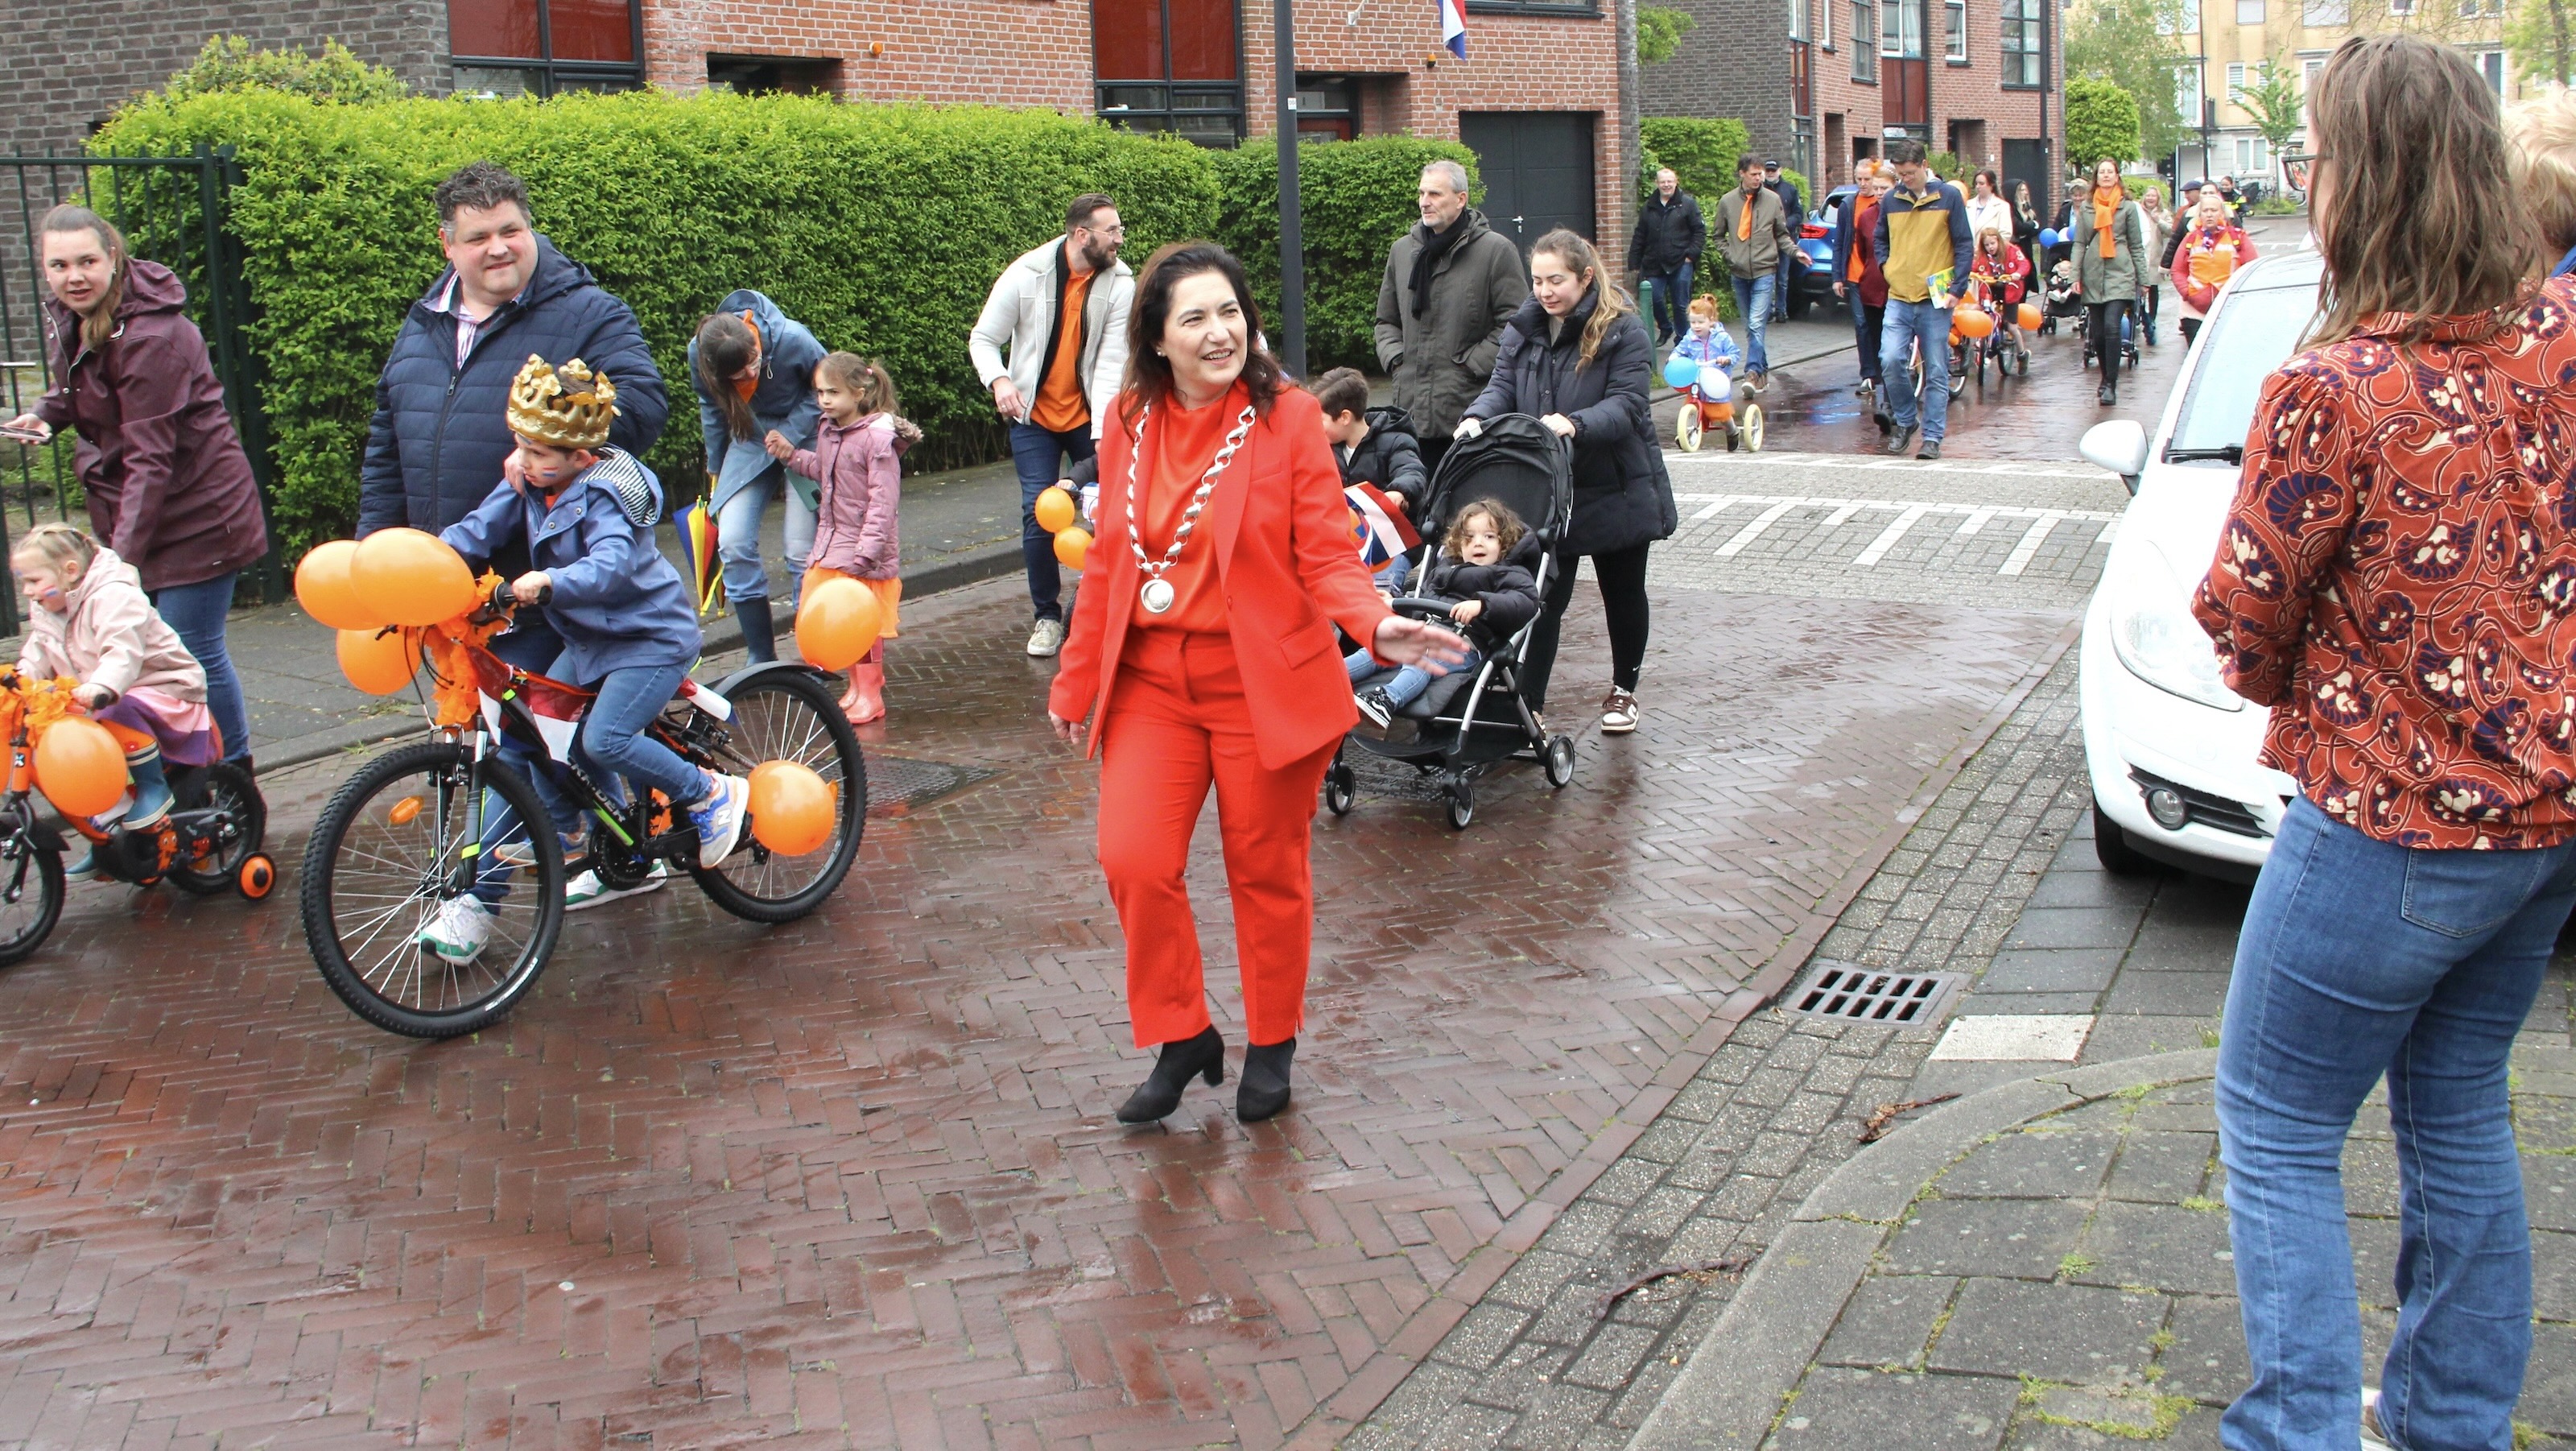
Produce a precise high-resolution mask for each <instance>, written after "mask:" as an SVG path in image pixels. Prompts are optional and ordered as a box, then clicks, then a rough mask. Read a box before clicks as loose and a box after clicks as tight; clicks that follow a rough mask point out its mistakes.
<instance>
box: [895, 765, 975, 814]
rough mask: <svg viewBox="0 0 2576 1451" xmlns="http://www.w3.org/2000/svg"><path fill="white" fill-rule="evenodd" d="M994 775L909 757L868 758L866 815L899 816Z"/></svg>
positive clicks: (973, 767)
mask: <svg viewBox="0 0 2576 1451" xmlns="http://www.w3.org/2000/svg"><path fill="white" fill-rule="evenodd" d="M993 774H994V772H992V771H991V770H989V769H987V768H985V767H982V766H957V765H951V764H950V763H948V762H946V761H924V760H918V759H915V758H914V757H911V756H880V755H875V754H871V755H870V756H869V757H868V814H869V815H870V816H902V815H904V814H906V813H908V812H913V811H918V810H920V809H921V808H922V807H924V806H927V805H929V804H930V803H931V802H933V801H936V800H938V799H939V798H940V797H942V796H946V795H949V794H951V793H953V792H958V791H963V790H965V789H966V788H967V787H969V786H972V785H974V784H975V783H976V782H978V781H982V780H986V779H989V778H990V777H991V776H992V775H993Z"/></svg>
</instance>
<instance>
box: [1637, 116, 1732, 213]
mask: <svg viewBox="0 0 2576 1451" xmlns="http://www.w3.org/2000/svg"><path fill="white" fill-rule="evenodd" d="M1637 140H1638V175H1639V176H1640V177H1641V178H1642V181H1641V182H1640V185H1639V189H1638V193H1637V194H1638V195H1639V196H1641V197H1642V196H1644V195H1645V194H1646V193H1647V192H1649V191H1652V190H1654V186H1655V168H1657V167H1659V166H1669V167H1671V168H1672V169H1673V174H1674V175H1675V176H1678V177H1680V178H1681V183H1682V190H1684V191H1686V192H1689V193H1690V194H1691V195H1693V196H1695V197H1698V198H1699V199H1700V202H1701V205H1702V207H1703V209H1706V208H1708V207H1712V206H1714V205H1715V204H1716V202H1717V199H1718V198H1719V197H1720V196H1723V195H1724V194H1725V193H1726V192H1727V191H1728V190H1729V189H1730V188H1732V187H1733V186H1734V185H1735V163H1736V162H1737V161H1738V160H1740V159H1741V158H1742V157H1743V156H1744V154H1745V153H1746V152H1748V151H1751V150H1752V149H1753V133H1752V132H1750V131H1747V130H1746V129H1745V127H1744V123H1743V122H1741V121H1738V120H1734V119H1732V118H1728V119H1723V120H1716V121H1708V120H1701V119H1699V118H1697V117H1689V116H1649V117H1647V118H1646V119H1645V120H1643V121H1640V122H1638V123H1637ZM1757 159H1758V158H1757ZM1709 224H1710V225H1711V226H1715V225H1716V219H1715V215H1714V214H1713V213H1712V215H1711V218H1710V223H1709Z"/></svg>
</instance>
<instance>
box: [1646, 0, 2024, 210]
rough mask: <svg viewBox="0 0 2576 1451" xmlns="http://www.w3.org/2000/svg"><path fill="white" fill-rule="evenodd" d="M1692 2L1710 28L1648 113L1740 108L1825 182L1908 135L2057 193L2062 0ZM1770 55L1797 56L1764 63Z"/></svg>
mask: <svg viewBox="0 0 2576 1451" xmlns="http://www.w3.org/2000/svg"><path fill="white" fill-rule="evenodd" d="M1678 3H1679V4H1680V5H1681V7H1682V8H1683V9H1686V10H1688V11H1689V12H1690V13H1691V15H1692V16H1693V18H1694V19H1695V20H1696V21H1697V25H1696V27H1695V28H1694V29H1692V30H1691V31H1690V32H1688V33H1687V34H1685V35H1684V36H1683V37H1682V42H1681V47H1680V50H1679V53H1678V54H1676V55H1675V56H1674V57H1673V59H1671V60H1670V61H1666V62H1663V63H1661V64H1657V65H1652V66H1648V67H1646V69H1645V75H1644V79H1643V82H1642V87H1643V92H1644V95H1643V101H1644V108H1645V114H1647V115H1649V116H1740V117H1742V118H1744V121H1745V123H1746V125H1748V126H1749V127H1750V128H1751V129H1752V133H1753V145H1754V149H1756V150H1758V151H1761V152H1763V153H1764V154H1765V155H1766V156H1768V157H1775V158H1777V159H1778V160H1780V161H1782V162H1784V163H1786V164H1788V165H1790V166H1792V167H1795V168H1797V169H1798V170H1800V171H1803V172H1805V173H1806V174H1807V175H1808V176H1809V177H1811V178H1814V180H1815V182H1816V185H1817V188H1818V189H1819V190H1822V189H1824V188H1826V187H1831V186H1838V185H1841V184H1843V183H1845V182H1848V181H1850V180H1851V175H1852V162H1853V161H1854V160H1856V159H1858V158H1860V157H1864V156H1877V155H1881V154H1883V149H1882V148H1883V147H1884V145H1885V142H1886V140H1887V139H1888V138H1889V137H1893V136H1899V135H1906V136H1912V137H1914V138H1916V139H1917V140H1920V141H1922V142H1923V143H1924V144H1925V145H1927V146H1929V147H1931V148H1933V149H1934V150H1949V151H1954V152H1956V153H1958V155H1959V157H1960V159H1961V161H1962V162H1963V163H1965V164H1966V165H1969V166H1994V167H1997V168H2000V169H2001V170H2002V172H2003V174H2004V175H2005V177H2006V178H2007V179H2018V180H2026V181H2028V182H2029V183H2030V184H2031V191H2032V194H2033V195H2034V196H2036V197H2039V198H2041V199H2042V200H2043V203H2045V202H2046V201H2047V200H2048V199H2049V198H2051V197H2052V196H2053V194H2054V192H2055V190H2056V188H2055V185H2054V183H2055V182H2056V180H2057V177H2058V175H2059V169H2060V167H2061V165H2062V158H2063V152H2064V145H2065V119H2066V118H2065V108H2064V104H2063V102H2064V99H2065V93H2064V85H2063V81H2064V75H2065V71H2064V64H2063V52H2062V49H2061V47H2060V45H2059V37H2058V31H2059V29H2060V21H2061V15H2060V13H2058V12H2057V10H2056V6H2055V0H1788V3H1787V4H1785V5H1784V4H1782V3H1780V0H1678ZM1775 47H1776V48H1775ZM1766 52H1767V53H1770V54H1774V55H1781V56H1784V57H1785V63H1783V64H1778V65H1767V64H1758V63H1755V62H1754V61H1753V60H1752V59H1751V57H1755V56H1760V55H1762V54H1764V53H1766Z"/></svg>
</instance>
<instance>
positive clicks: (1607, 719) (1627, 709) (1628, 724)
mask: <svg viewBox="0 0 2576 1451" xmlns="http://www.w3.org/2000/svg"><path fill="white" fill-rule="evenodd" d="M1636 728H1637V697H1636V696H1634V695H1632V694H1630V693H1629V692H1627V691H1624V690H1614V691H1611V692H1610V693H1609V694H1608V695H1605V696H1603V697H1601V734H1603V735H1605V736H1624V735H1626V734H1628V733H1629V732H1630V731H1633V730H1635V729H1636Z"/></svg>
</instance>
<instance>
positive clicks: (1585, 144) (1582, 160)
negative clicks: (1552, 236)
mask: <svg viewBox="0 0 2576 1451" xmlns="http://www.w3.org/2000/svg"><path fill="white" fill-rule="evenodd" d="M1599 120H1600V118H1599V117H1597V116H1595V115H1594V114H1592V113H1591V112H1588V111H1465V112H1461V113H1460V114H1459V117H1458V139H1459V140H1461V141H1464V142H1466V143H1467V148H1468V149H1469V150H1471V151H1473V152H1475V153H1476V170H1477V172H1478V173H1479V174H1480V175H1481V176H1482V177H1483V179H1484V183H1485V199H1484V201H1483V203H1481V206H1482V208H1483V210H1484V213H1485V220H1486V222H1487V223H1489V224H1490V225H1491V226H1492V227H1493V229H1494V230H1495V231H1497V232H1500V233H1502V234H1503V235H1504V236H1506V237H1509V238H1511V239H1512V240H1513V241H1514V242H1517V243H1519V244H1520V249H1521V250H1522V251H1523V252H1527V251H1529V247H1530V243H1532V242H1535V241H1537V240H1538V239H1539V238H1541V237H1543V236H1545V235H1547V234H1548V232H1550V231H1552V230H1554V229H1555V228H1558V227H1566V228H1570V229H1571V230H1573V231H1574V232H1576V233H1577V234H1579V235H1581V236H1582V237H1584V238H1585V239H1587V240H1589V239H1590V238H1591V237H1592V236H1593V230H1592V229H1593V225H1594V219H1593V213H1592V128H1593V127H1594V126H1595V125H1596V124H1598V122H1599Z"/></svg>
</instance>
